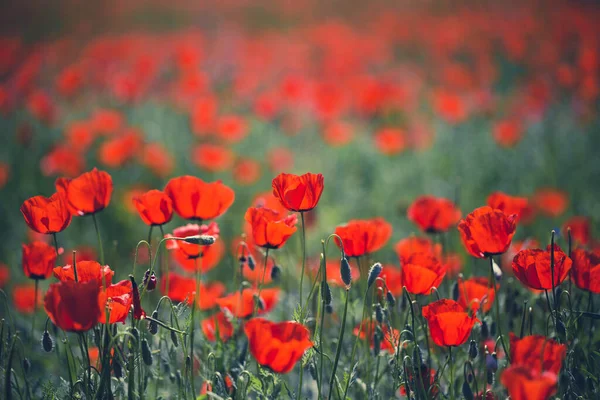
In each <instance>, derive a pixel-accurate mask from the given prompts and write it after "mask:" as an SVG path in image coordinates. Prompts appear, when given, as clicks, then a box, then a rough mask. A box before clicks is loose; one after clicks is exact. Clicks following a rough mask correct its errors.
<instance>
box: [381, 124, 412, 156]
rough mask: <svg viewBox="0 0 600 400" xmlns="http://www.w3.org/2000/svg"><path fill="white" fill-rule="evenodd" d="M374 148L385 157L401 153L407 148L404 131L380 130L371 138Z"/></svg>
mask: <svg viewBox="0 0 600 400" xmlns="http://www.w3.org/2000/svg"><path fill="white" fill-rule="evenodd" d="M373 140H374V141H375V147H376V148H377V150H379V152H380V153H382V154H385V155H387V156H392V155H394V154H399V153H401V152H402V151H403V150H404V149H406V146H407V140H406V137H405V133H404V131H402V130H401V129H397V128H385V129H381V130H380V131H378V132H377V133H375V136H374V137H373Z"/></svg>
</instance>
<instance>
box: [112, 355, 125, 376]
mask: <svg viewBox="0 0 600 400" xmlns="http://www.w3.org/2000/svg"><path fill="white" fill-rule="evenodd" d="M112 369H113V373H114V374H115V378H117V379H119V378H122V377H123V368H122V367H121V363H120V362H119V360H118V359H117V358H116V357H115V358H114V359H113V361H112Z"/></svg>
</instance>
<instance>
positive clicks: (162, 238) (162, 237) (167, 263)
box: [154, 225, 170, 295]
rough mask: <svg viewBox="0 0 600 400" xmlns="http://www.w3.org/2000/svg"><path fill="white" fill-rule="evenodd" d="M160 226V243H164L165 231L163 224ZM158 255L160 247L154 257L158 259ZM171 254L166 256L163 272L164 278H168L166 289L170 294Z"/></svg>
mask: <svg viewBox="0 0 600 400" xmlns="http://www.w3.org/2000/svg"><path fill="white" fill-rule="evenodd" d="M158 228H159V229H160V236H161V241H160V243H162V241H163V240H164V237H165V231H164V230H163V226H162V225H159V226H158ZM160 243H159V244H158V247H159V248H160ZM156 256H158V249H156V254H155V255H154V259H155V260H156ZM169 272H170V271H169V256H167V257H166V262H165V267H164V269H163V273H164V275H162V276H164V279H165V280H166V282H165V290H166V293H167V295H168V294H169V283H170V282H169Z"/></svg>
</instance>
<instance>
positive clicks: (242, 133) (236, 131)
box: [217, 115, 248, 144]
mask: <svg viewBox="0 0 600 400" xmlns="http://www.w3.org/2000/svg"><path fill="white" fill-rule="evenodd" d="M247 134H248V125H247V123H246V121H244V120H243V119H242V118H241V117H238V116H237V115H224V116H222V117H220V118H219V120H218V122H217V135H218V136H219V137H220V138H221V139H222V140H223V141H225V142H226V143H230V144H231V143H238V142H241V141H242V140H244V138H245V137H246V135H247Z"/></svg>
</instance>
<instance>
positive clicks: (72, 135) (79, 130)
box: [64, 121, 95, 153]
mask: <svg viewBox="0 0 600 400" xmlns="http://www.w3.org/2000/svg"><path fill="white" fill-rule="evenodd" d="M64 135H65V139H66V141H67V144H68V145H69V146H70V147H71V148H72V149H73V150H76V151H78V152H79V153H85V152H86V151H87V150H88V149H89V148H90V146H91V145H92V143H94V139H95V134H94V132H93V130H92V127H91V124H90V123H89V122H87V121H74V122H71V123H70V124H69V125H67V127H66V128H65V132H64Z"/></svg>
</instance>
